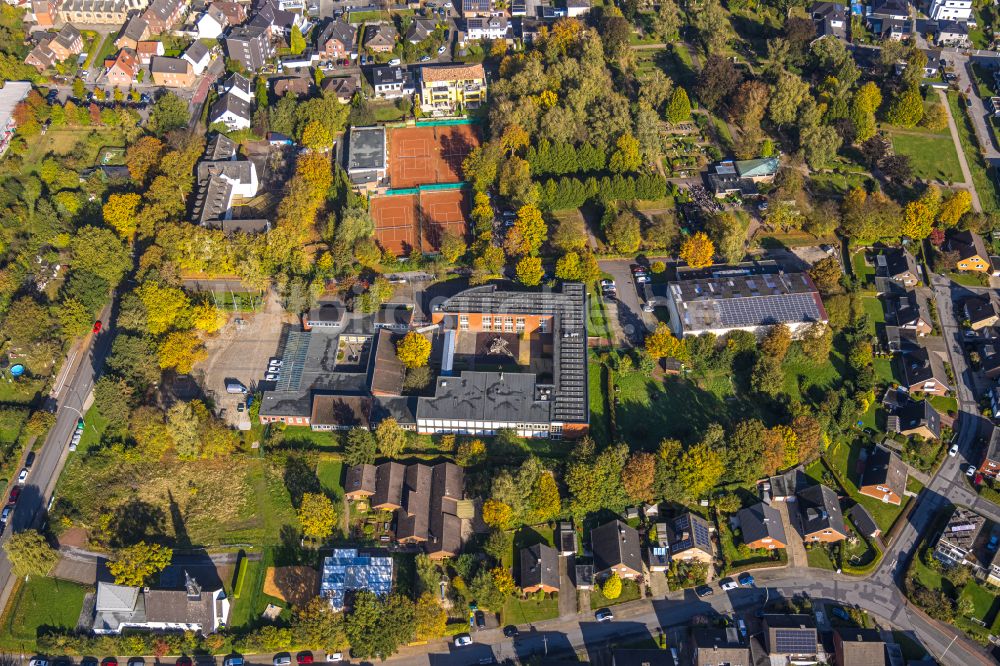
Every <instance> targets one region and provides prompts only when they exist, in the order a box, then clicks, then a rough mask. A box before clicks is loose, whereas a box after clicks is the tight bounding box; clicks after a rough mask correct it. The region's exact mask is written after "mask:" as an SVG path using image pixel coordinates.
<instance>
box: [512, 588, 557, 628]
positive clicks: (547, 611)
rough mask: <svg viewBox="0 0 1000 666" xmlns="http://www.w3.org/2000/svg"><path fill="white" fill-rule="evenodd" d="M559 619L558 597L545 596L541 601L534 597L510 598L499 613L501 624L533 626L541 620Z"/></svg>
mask: <svg viewBox="0 0 1000 666" xmlns="http://www.w3.org/2000/svg"><path fill="white" fill-rule="evenodd" d="M557 617H559V597H558V596H557V595H545V596H544V597H543V598H542V599H541V600H537V599H535V598H534V597H531V598H528V599H518V598H516V597H510V598H508V599H507V601H506V602H504V605H503V610H502V611H501V618H500V623H501V624H533V623H535V622H541V621H542V620H552V619H554V618H557Z"/></svg>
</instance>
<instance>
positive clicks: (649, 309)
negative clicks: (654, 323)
mask: <svg viewBox="0 0 1000 666" xmlns="http://www.w3.org/2000/svg"><path fill="white" fill-rule="evenodd" d="M642 311H643V312H652V311H653V306H652V305H650V304H649V303H643V304H642Z"/></svg>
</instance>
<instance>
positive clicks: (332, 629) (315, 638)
mask: <svg viewBox="0 0 1000 666" xmlns="http://www.w3.org/2000/svg"><path fill="white" fill-rule="evenodd" d="M292 631H293V633H294V636H295V643H296V644H297V645H301V646H302V647H305V648H308V649H310V650H322V651H324V652H326V653H328V654H329V653H331V652H337V651H339V650H342V649H343V648H344V647H346V644H347V637H346V635H345V633H344V616H343V614H341V613H336V612H334V610H333V608H332V607H331V606H330V602H329V601H327V600H326V599H324V598H323V597H313V598H312V599H310V600H309V601H308V602H307V603H306V605H305V606H302V607H301V608H299V609H298V610H296V612H295V618H294V620H293V621H292Z"/></svg>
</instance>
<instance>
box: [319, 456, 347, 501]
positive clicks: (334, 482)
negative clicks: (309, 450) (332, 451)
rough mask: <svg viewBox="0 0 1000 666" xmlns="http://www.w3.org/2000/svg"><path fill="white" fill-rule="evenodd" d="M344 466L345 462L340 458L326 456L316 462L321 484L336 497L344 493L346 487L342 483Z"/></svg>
mask: <svg viewBox="0 0 1000 666" xmlns="http://www.w3.org/2000/svg"><path fill="white" fill-rule="evenodd" d="M343 468H344V463H343V461H342V460H341V459H340V458H333V457H326V456H324V457H323V458H322V459H321V460H320V461H319V463H317V464H316V476H317V477H319V482H320V484H321V485H322V486H323V488H325V489H326V490H327V492H329V493H332V494H333V495H334V496H336V497H343V495H344V487H343V486H342V485H341V483H340V478H341V474H342V470H343Z"/></svg>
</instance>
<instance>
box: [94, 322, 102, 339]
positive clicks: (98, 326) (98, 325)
mask: <svg viewBox="0 0 1000 666" xmlns="http://www.w3.org/2000/svg"><path fill="white" fill-rule="evenodd" d="M103 326H104V324H102V323H101V320H100V319H98V320H97V321H95V322H94V334H95V335H96V334H98V333H100V332H101V328H102V327H103Z"/></svg>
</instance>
